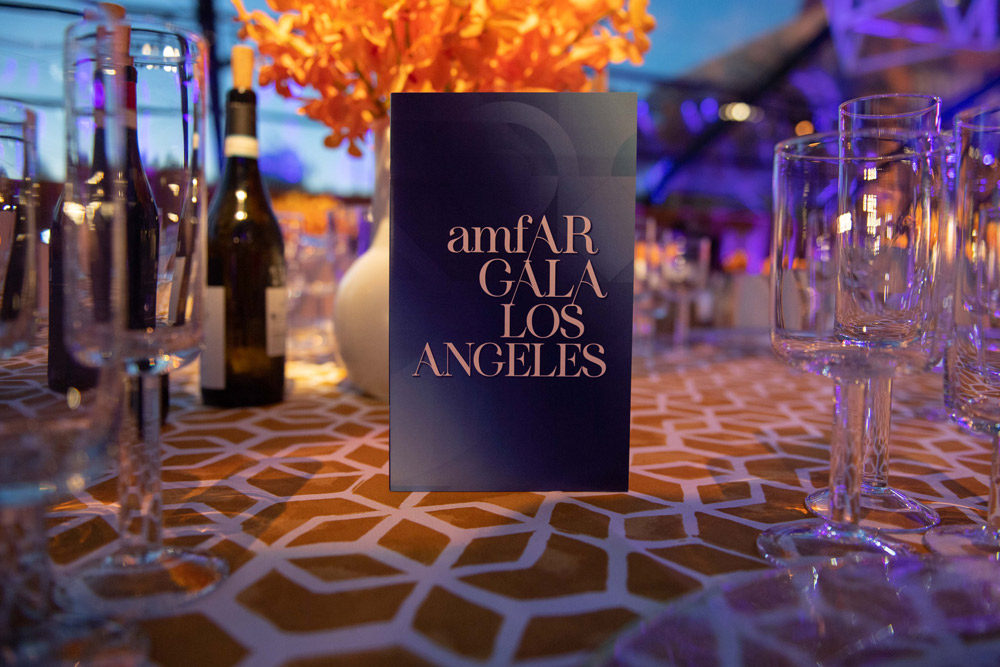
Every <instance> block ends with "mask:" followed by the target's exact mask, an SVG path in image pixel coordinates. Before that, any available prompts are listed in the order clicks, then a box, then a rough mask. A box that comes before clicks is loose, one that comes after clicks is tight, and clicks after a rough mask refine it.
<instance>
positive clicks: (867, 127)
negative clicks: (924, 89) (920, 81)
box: [806, 94, 951, 532]
mask: <svg viewBox="0 0 1000 667" xmlns="http://www.w3.org/2000/svg"><path fill="white" fill-rule="evenodd" d="M839 115H840V131H841V132H842V133H854V132H865V133H871V134H875V135H878V134H880V133H886V134H892V133H899V132H903V133H907V134H911V135H913V136H916V137H932V136H935V135H937V134H938V132H939V130H940V127H941V99H940V98H939V97H934V96H931V95H911V94H888V95H871V96H868V97H859V98H856V99H853V100H848V101H847V102H844V103H843V104H841V105H840V109H839ZM942 210H944V207H942ZM948 222H949V221H948V219H947V217H946V216H942V217H941V219H940V221H939V223H938V224H940V225H942V226H944V225H947V224H948ZM940 232H942V233H941V235H940V238H950V237H949V236H948V235H947V234H946V233H944V232H946V230H945V229H943V228H942V229H941V230H940ZM942 245H943V244H942ZM939 248H940V246H939V245H938V244H935V245H934V249H933V250H932V252H938V249H939ZM941 250H946V249H944V248H941ZM949 257H950V254H949V253H947V252H946V251H945V252H941V257H940V258H939V259H940V260H941V261H939V262H938V263H937V264H936V268H935V270H936V276H935V280H934V289H935V290H937V291H938V294H939V295H941V296H940V298H939V301H938V302H939V303H940V302H943V301H944V300H945V299H946V298H947V296H948V295H949V293H950V291H951V290H950V285H951V282H950V280H949V277H950V271H949V270H948V269H949V268H950V266H949V265H950V262H949V261H947V258H949ZM947 312H948V311H947V310H946V309H943V308H942V309H939V310H938V311H937V313H936V316H937V317H938V318H942V317H943V318H944V319H945V320H947V321H939V322H938V325H937V331H938V332H940V333H941V334H944V333H946V332H947V331H948V329H949V322H950V317H947ZM939 342H940V339H939ZM939 349H940V348H939ZM939 361H940V355H937V356H932V357H931V358H929V359H928V364H929V367H930V366H933V365H935V364H937V363H938V362H939ZM864 398H865V408H864V414H865V415H866V419H865V422H864V442H863V450H864V474H863V476H862V480H861V507H862V508H863V510H864V512H863V513H862V518H861V523H862V525H864V526H866V527H869V528H878V529H881V530H885V531H889V532H909V531H922V530H926V529H927V528H930V527H932V526H935V525H937V524H938V523H939V522H940V521H941V518H940V517H939V516H938V514H937V512H935V511H934V510H933V509H931V508H930V507H928V506H926V505H924V504H923V503H921V502H919V501H917V500H914V499H913V498H910V497H909V496H907V495H906V494H904V493H902V492H900V491H898V490H896V489H893V488H892V487H890V486H889V432H890V425H891V422H892V378H891V377H872V378H867V379H866V380H865V391H864ZM829 505H830V489H821V490H819V491H817V492H815V493H812V494H810V495H809V496H807V497H806V507H807V508H808V509H809V510H810V511H812V512H813V513H814V514H817V515H819V516H829V512H830V509H829Z"/></svg>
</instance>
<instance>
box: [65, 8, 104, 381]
mask: <svg viewBox="0 0 1000 667" xmlns="http://www.w3.org/2000/svg"><path fill="white" fill-rule="evenodd" d="M118 18H121V17H120V16H119V17H118ZM97 34H98V39H99V40H101V39H110V36H109V35H108V34H107V32H106V30H105V29H104V28H103V27H101V28H99V29H98V32H97ZM104 84H105V81H104V68H103V67H101V66H99V65H98V66H97V67H96V68H95V71H94V102H95V107H94V147H93V156H92V163H91V171H90V178H89V179H88V180H90V181H92V182H93V184H94V190H93V193H94V196H95V197H96V198H102V197H105V196H106V185H107V178H106V174H107V172H108V160H107V154H106V153H105V140H106V137H105V127H104V119H105V109H104V107H103V104H104V94H103V88H104ZM64 194H65V193H62V192H61V193H59V199H58V200H57V202H56V207H55V210H54V211H53V214H52V225H51V227H50V229H49V348H48V383H49V389H52V390H53V391H60V392H67V391H69V389H70V388H75V389H77V390H79V391H84V390H87V389H91V388H93V387H94V386H96V385H97V378H98V371H97V369H96V368H94V367H91V366H86V365H84V364H81V363H80V362H78V361H77V360H76V358H74V357H73V355H72V354H70V352H69V350H68V349H67V348H66V340H65V338H64V335H65V311H64V308H65V306H66V301H65V291H66V275H65V257H64V255H63V243H64V241H63V226H64V225H65V224H66V217H65V215H64V214H63V203H64V200H63V197H64ZM103 250H104V251H106V249H103ZM94 252H95V253H97V254H99V253H100V252H102V249H100V248H97V249H95V250H94ZM98 261H101V262H103V263H107V258H104V259H99V260H98ZM95 277H96V276H95ZM100 282H101V281H100V280H99V279H98V280H97V283H96V284H95V295H94V297H95V303H94V308H95V310H96V311H98V312H97V317H98V318H100V319H106V318H107V316H108V313H107V312H101V311H100V309H101V304H102V303H104V304H106V303H107V298H109V293H108V291H107V290H108V289H109V286H108V285H103V284H100ZM102 297H104V298H102Z"/></svg>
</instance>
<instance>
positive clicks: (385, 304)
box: [333, 122, 389, 400]
mask: <svg viewBox="0 0 1000 667" xmlns="http://www.w3.org/2000/svg"><path fill="white" fill-rule="evenodd" d="M374 134H375V190H374V193H373V195H372V225H373V226H374V236H373V240H372V245H371V247H369V248H368V250H367V251H365V253H364V254H362V255H361V256H360V257H358V258H357V259H356V260H355V261H354V263H353V264H352V265H351V268H350V269H348V270H347V273H345V274H344V277H343V279H341V281H340V285H339V286H338V287H337V296H336V300H335V301H334V304H335V305H334V309H333V330H334V335H335V336H336V338H337V347H338V350H339V352H340V357H341V360H342V361H343V364H344V367H345V368H346V370H347V377H348V378H349V379H350V381H351V382H352V383H353V384H354V385H355V386H356V387H358V388H359V389H360V390H362V391H363V392H365V393H366V394H370V395H372V396H375V397H376V398H381V399H383V400H389V124H388V122H386V123H384V124H382V125H380V126H379V127H377V128H375V129H374Z"/></svg>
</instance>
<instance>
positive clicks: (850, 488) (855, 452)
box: [830, 379, 869, 525]
mask: <svg viewBox="0 0 1000 667" xmlns="http://www.w3.org/2000/svg"><path fill="white" fill-rule="evenodd" d="M868 393H869V384H868V382H867V381H866V380H842V379H841V380H837V381H836V385H835V391H834V397H835V398H834V408H833V434H832V437H831V442H830V521H831V523H834V524H838V525H856V524H857V523H858V520H859V519H860V511H861V473H862V442H863V440H864V439H865V435H864V427H865V421H866V418H865V417H866V415H865V409H866V407H867V406H866V403H867V394H868Z"/></svg>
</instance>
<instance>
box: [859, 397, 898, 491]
mask: <svg viewBox="0 0 1000 667" xmlns="http://www.w3.org/2000/svg"><path fill="white" fill-rule="evenodd" d="M863 384H865V385H866V391H865V428H864V432H865V441H864V460H865V463H864V483H865V486H867V487H870V488H872V489H875V490H877V491H884V490H885V489H888V488H889V431H890V429H891V428H892V380H891V379H890V378H871V379H869V380H865V381H864V382H863Z"/></svg>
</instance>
